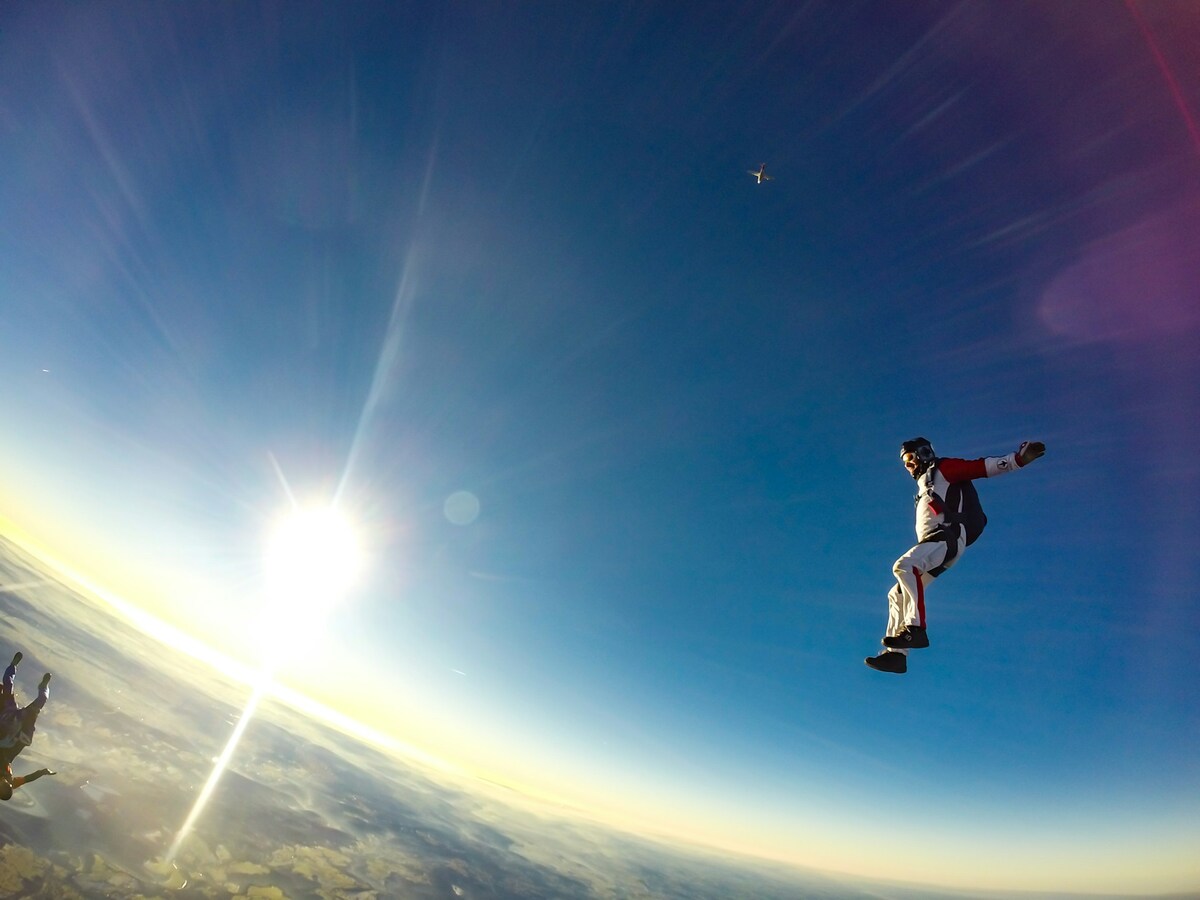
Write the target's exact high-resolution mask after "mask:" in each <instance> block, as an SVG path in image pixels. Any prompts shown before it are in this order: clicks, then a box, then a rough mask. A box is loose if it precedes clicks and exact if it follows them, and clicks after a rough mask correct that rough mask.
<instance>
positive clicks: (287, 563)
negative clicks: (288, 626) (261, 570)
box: [265, 507, 362, 611]
mask: <svg viewBox="0 0 1200 900" xmlns="http://www.w3.org/2000/svg"><path fill="white" fill-rule="evenodd" d="M265 564H266V578H267V590H268V592H269V594H270V596H271V599H272V600H275V601H283V602H285V603H286V605H287V606H288V607H289V608H291V609H293V610H295V609H296V607H298V606H299V607H302V608H303V609H304V610H306V611H316V610H315V609H314V608H316V609H321V608H325V607H326V606H328V605H331V604H333V603H336V602H337V600H339V599H340V598H341V597H342V596H343V595H344V594H345V593H346V591H347V590H349V588H350V587H351V585H353V583H354V580H355V579H356V578H357V576H358V574H359V570H360V568H361V566H362V554H361V551H360V550H359V544H358V538H357V535H356V534H355V532H354V528H353V527H352V526H351V525H350V523H349V522H348V521H347V519H346V518H345V516H343V515H341V514H340V513H339V512H338V511H337V510H334V509H332V508H329V507H324V508H310V509H299V510H295V511H294V512H292V513H291V514H289V515H288V516H287V517H286V518H284V519H283V520H282V521H281V522H280V523H279V524H278V525H277V526H276V528H275V530H274V531H273V532H272V534H271V537H270V540H269V541H268V544H267V554H266V561H265Z"/></svg>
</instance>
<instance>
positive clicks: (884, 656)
mask: <svg viewBox="0 0 1200 900" xmlns="http://www.w3.org/2000/svg"><path fill="white" fill-rule="evenodd" d="M864 662H866V664H867V665H868V666H870V667H871V668H872V669H874V670H875V671H877V672H891V673H892V674H893V675H903V674H904V673H905V672H907V671H908V657H907V656H905V655H904V654H903V653H897V652H896V651H894V650H887V651H885V652H883V653H880V654H879V655H878V656H868V657H867V658H866V660H864Z"/></svg>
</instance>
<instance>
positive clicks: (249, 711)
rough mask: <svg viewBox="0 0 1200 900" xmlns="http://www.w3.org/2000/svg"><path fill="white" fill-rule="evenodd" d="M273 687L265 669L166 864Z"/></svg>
mask: <svg viewBox="0 0 1200 900" xmlns="http://www.w3.org/2000/svg"><path fill="white" fill-rule="evenodd" d="M270 685H271V673H270V671H268V670H266V669H264V670H263V672H262V675H261V677H260V678H259V680H258V683H257V684H256V685H255V687H254V692H253V693H252V694H251V695H250V699H249V700H248V701H247V703H246V706H245V708H244V709H243V710H242V716H241V718H240V719H238V723H237V726H236V727H235V728H234V729H233V733H232V734H230V735H229V740H228V741H226V743H225V749H224V750H222V751H221V755H220V756H218V757H217V760H216V763H215V764H214V765H213V769H212V772H211V773H210V774H209V776H208V781H206V782H205V783H204V787H203V788H201V789H200V793H199V794H198V795H197V797H196V802H195V804H194V805H193V806H192V810H191V812H189V813H188V816H187V818H186V819H184V821H183V825H182V826H180V828H179V833H178V834H177V835H175V841H174V842H173V843H172V844H171V848H170V849H169V850H168V851H167V855H166V862H167V863H168V864H173V863H174V862H175V859H176V857H177V856H178V855H179V851H180V849H181V848H182V847H183V842H184V841H185V840H187V837H188V835H189V834H191V833H192V828H194V827H195V825H196V822H197V821H199V819H200V816H201V815H203V813H204V809H205V807H206V806H208V801H209V800H210V799H211V798H212V795H213V792H214V791H215V790H216V789H217V785H218V784H220V782H221V776H222V775H224V774H225V769H226V768H228V766H229V761H230V760H231V759H233V754H234V751H235V750H237V746H238V743H239V742H240V741H241V739H242V735H243V734H245V733H246V727H247V726H248V725H249V724H250V720H251V719H253V718H254V714H255V712H257V711H258V704H259V703H260V702H261V701H262V698H263V695H264V694H266V692H267V690H268V689H269V687H270Z"/></svg>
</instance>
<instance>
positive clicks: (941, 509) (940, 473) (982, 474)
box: [887, 450, 1021, 653]
mask: <svg viewBox="0 0 1200 900" xmlns="http://www.w3.org/2000/svg"><path fill="white" fill-rule="evenodd" d="M1019 453H1020V450H1017V451H1015V452H1013V453H1010V454H1008V455H1007V456H987V457H983V458H981V459H955V458H953V457H947V458H945V459H938V460H936V461H935V462H934V464H933V465H931V466H930V467H929V468H928V469H926V470H925V473H924V474H923V475H921V477H920V478H918V479H917V498H916V504H917V540H918V542H919V543H918V544H917V545H916V546H915V547H913V548H912V549H911V550H909V551H908V552H907V553H905V554H904V555H903V556H901V557H900V558H899V559H898V560H896V562H895V564H894V565H893V566H892V573H893V574H894V575H895V576H896V584H895V586H893V587H892V589H891V591H890V592H889V593H888V624H887V634H888V636H889V637H890V636H892V635H896V634H899V633H900V630H901V629H902V628H903V627H904V626H906V625H919V626H920V627H922V628H924V627H925V588H927V587H928V586H929V583H930V582H931V581H933V579H934V578H936V577H937V576H938V575H940V574H941V572H943V571H945V570H946V569H948V568H949V567H950V566H952V565H954V564H955V563H956V562H958V561H959V560H960V559H961V558H962V554H963V550H965V549H966V546H967V536H966V533H965V530H964V528H963V526H962V525H957V526H955V525H949V524H947V522H946V516H945V502H944V501H945V497H946V491H947V489H948V488H949V487H950V485H951V484H953V483H954V482H958V481H971V480H973V479H976V478H995V477H996V476H997V475H1007V474H1008V473H1009V472H1012V471H1015V470H1016V469H1019V468H1021V463H1020V461H1019V458H1018V454H1019ZM952 528H956V529H957V531H958V535H957V540H958V547H957V552H956V553H955V554H953V556H952V557H951V559H950V560H949V561H947V559H946V556H947V554H948V552H949V548H950V545H949V543H948V541H947V539H946V537H944V536H943V535H945V532H946V530H948V529H952ZM951 537H952V536H951ZM939 567H940V568H939ZM930 573H933V574H930ZM898 652H900V653H907V652H908V651H907V650H899V651H898Z"/></svg>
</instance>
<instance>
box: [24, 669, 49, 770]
mask: <svg viewBox="0 0 1200 900" xmlns="http://www.w3.org/2000/svg"><path fill="white" fill-rule="evenodd" d="M48 699H50V673H49V672H47V673H46V674H45V675H43V676H42V683H41V684H39V685H38V695H37V697H35V698H34V699H33V701H32V702H31V703H30V704H29V705H28V706H26V707H25V708H24V709H22V710H21V718H20V721H21V728H20V731H19V733H18V735H17V744H16V746H17V747H18V748H19V747H22V746H25V745H28V744H31V743H33V732H34V727H35V726H36V725H37V717H38V713H40V712H41V711H42V707H43V706H45V705H46V701H47V700H48ZM17 752H18V753H20V752H21V751H20V750H19V749H18V750H17Z"/></svg>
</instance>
